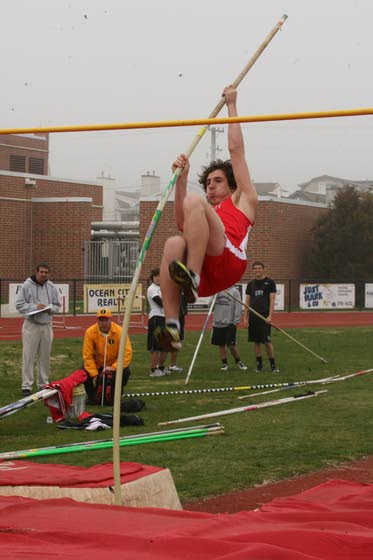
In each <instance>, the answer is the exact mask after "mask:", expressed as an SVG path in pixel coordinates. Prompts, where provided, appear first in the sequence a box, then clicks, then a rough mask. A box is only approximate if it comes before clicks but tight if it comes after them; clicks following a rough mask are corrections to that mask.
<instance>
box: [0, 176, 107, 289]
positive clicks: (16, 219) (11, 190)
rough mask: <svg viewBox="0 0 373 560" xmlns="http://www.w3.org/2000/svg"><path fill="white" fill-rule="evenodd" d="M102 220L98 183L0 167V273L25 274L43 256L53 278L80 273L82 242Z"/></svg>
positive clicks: (1, 275) (16, 276)
mask: <svg viewBox="0 0 373 560" xmlns="http://www.w3.org/2000/svg"><path fill="white" fill-rule="evenodd" d="M99 220H102V186H101V185H99V184H98V183H97V184H94V183H85V182H83V181H81V182H79V183H77V182H75V181H72V180H69V179H59V178H55V177H48V176H44V175H38V174H33V175H30V174H29V173H13V172H10V171H0V231H1V240H2V242H1V245H0V278H3V279H4V278H7V279H12V280H22V279H25V278H26V277H27V276H28V275H29V274H30V272H32V270H33V269H34V266H35V264H37V263H38V262H39V261H43V260H46V261H47V262H48V263H49V264H50V266H51V269H52V272H53V278H60V279H63V278H64V279H68V278H82V277H83V265H84V262H83V261H84V259H83V242H84V241H85V240H90V239H91V222H93V221H99Z"/></svg>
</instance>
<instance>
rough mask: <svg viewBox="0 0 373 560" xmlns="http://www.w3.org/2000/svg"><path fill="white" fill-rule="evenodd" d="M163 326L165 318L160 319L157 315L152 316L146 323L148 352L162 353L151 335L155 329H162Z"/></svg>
mask: <svg viewBox="0 0 373 560" xmlns="http://www.w3.org/2000/svg"><path fill="white" fill-rule="evenodd" d="M164 326H165V318H164V317H160V316H159V315H153V317H151V318H150V319H149V321H148V345H147V348H148V350H149V352H162V350H163V349H162V348H161V347H160V346H159V344H157V342H156V340H154V337H153V334H154V331H155V329H156V327H164Z"/></svg>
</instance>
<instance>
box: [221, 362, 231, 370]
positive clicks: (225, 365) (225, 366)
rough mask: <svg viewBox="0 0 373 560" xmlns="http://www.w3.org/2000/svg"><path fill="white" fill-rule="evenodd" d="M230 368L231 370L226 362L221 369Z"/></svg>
mask: <svg viewBox="0 0 373 560" xmlns="http://www.w3.org/2000/svg"><path fill="white" fill-rule="evenodd" d="M228 370H229V366H228V364H224V365H223V366H222V367H221V368H220V371H228Z"/></svg>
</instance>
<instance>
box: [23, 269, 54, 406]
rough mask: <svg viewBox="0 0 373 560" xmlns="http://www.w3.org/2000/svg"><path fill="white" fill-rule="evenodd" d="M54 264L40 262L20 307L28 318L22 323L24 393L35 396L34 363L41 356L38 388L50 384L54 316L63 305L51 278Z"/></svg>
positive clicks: (26, 284) (26, 283)
mask: <svg viewBox="0 0 373 560" xmlns="http://www.w3.org/2000/svg"><path fill="white" fill-rule="evenodd" d="M49 274H50V267H49V265H48V264H47V263H45V262H42V263H39V264H38V265H37V267H36V269H35V273H34V274H32V275H31V276H30V277H29V278H27V280H26V281H25V282H24V283H23V284H22V287H21V290H20V292H19V294H18V296H17V298H16V309H17V311H19V312H20V313H22V315H24V317H25V320H24V322H23V326H22V395H23V396H24V397H25V396H28V395H31V392H32V386H33V383H34V362H35V358H36V356H37V358H38V368H37V386H38V389H41V388H42V387H44V385H47V384H48V383H49V371H50V355H51V350H52V342H53V328H52V318H53V315H54V314H55V313H57V312H58V310H59V308H60V306H61V304H60V300H59V295H58V290H57V288H56V286H55V285H54V284H53V282H51V281H50V280H49Z"/></svg>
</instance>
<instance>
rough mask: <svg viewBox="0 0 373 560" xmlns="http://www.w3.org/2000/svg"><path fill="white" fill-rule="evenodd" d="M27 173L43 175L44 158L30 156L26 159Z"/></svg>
mask: <svg viewBox="0 0 373 560" xmlns="http://www.w3.org/2000/svg"><path fill="white" fill-rule="evenodd" d="M28 170H29V173H34V174H36V175H44V160H43V159H41V158H32V157H30V159H29V161H28Z"/></svg>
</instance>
